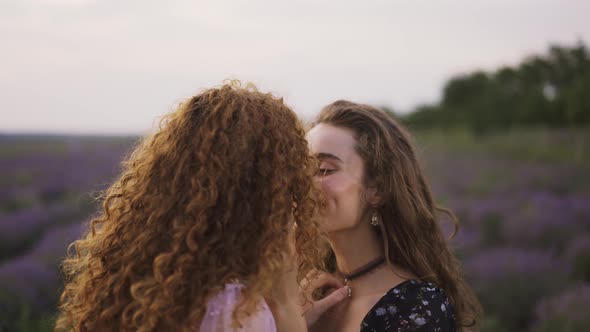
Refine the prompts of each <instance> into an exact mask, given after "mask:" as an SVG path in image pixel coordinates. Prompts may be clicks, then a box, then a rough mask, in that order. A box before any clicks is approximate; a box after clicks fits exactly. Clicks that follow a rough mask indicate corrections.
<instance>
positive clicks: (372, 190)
mask: <svg viewBox="0 0 590 332" xmlns="http://www.w3.org/2000/svg"><path fill="white" fill-rule="evenodd" d="M365 199H366V201H367V204H368V205H370V206H371V207H373V208H375V207H377V206H379V205H381V195H380V194H379V192H378V191H377V188H376V187H374V186H371V187H369V188H367V191H366V192H365Z"/></svg>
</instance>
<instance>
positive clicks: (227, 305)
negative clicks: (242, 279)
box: [200, 283, 276, 332]
mask: <svg viewBox="0 0 590 332" xmlns="http://www.w3.org/2000/svg"><path fill="white" fill-rule="evenodd" d="M243 288H244V286H243V285H241V284H237V283H236V284H226V285H225V288H224V289H223V290H222V291H221V292H218V293H217V294H215V295H213V297H211V298H210V299H209V301H208V302H207V309H206V311H205V315H204V316H203V319H202V321H201V326H200V330H201V331H244V332H246V331H269V332H276V325H275V321H274V317H273V315H272V312H271V311H270V308H269V307H268V305H267V304H266V301H264V298H262V297H261V299H260V303H259V305H258V310H257V311H256V312H255V313H253V314H252V315H250V316H248V317H247V318H245V319H243V320H241V322H240V323H241V324H242V328H234V327H233V313H234V310H235V309H236V306H237V304H238V303H239V302H240V301H241V299H242V289H243Z"/></svg>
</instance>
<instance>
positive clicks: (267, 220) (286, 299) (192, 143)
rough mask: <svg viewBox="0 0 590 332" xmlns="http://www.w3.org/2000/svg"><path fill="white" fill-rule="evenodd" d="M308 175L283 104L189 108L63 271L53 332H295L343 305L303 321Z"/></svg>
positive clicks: (193, 102)
mask: <svg viewBox="0 0 590 332" xmlns="http://www.w3.org/2000/svg"><path fill="white" fill-rule="evenodd" d="M316 167H317V164H316V162H315V160H314V159H313V158H312V157H310V155H309V151H308V144H307V142H306V140H305V131H304V129H303V128H302V126H301V124H300V122H299V121H298V119H297V117H296V116H295V114H294V113H293V112H292V111H291V109H290V108H289V107H287V106H286V105H285V104H283V102H282V99H277V98H275V97H273V96H272V95H270V94H263V93H260V92H258V91H256V90H255V89H253V88H240V87H239V84H238V83H235V82H232V83H230V84H226V85H223V86H221V87H219V88H214V89H209V90H206V91H204V92H202V93H201V94H199V95H196V96H194V97H192V98H190V99H189V100H188V101H186V102H185V103H183V104H182V105H181V106H180V107H179V108H178V109H177V110H176V111H175V112H173V113H171V114H169V115H167V116H166V117H165V118H164V119H163V121H162V123H161V125H160V129H159V131H158V132H156V133H155V134H153V135H152V136H150V137H148V138H147V139H144V140H143V141H142V142H141V143H140V144H139V146H138V147H137V148H136V149H135V151H134V152H133V153H132V154H131V155H130V157H128V158H127V160H126V161H125V162H124V170H123V172H122V174H121V176H120V177H119V178H118V179H117V180H116V181H115V183H114V184H113V185H112V186H111V187H110V188H109V189H108V190H107V191H106V193H105V196H104V202H103V208H102V212H101V214H100V215H99V216H98V217H96V218H95V219H93V220H92V221H91V226H90V228H91V229H90V231H89V232H88V234H87V235H85V237H84V238H83V239H80V240H78V241H76V242H75V243H74V245H73V247H74V248H75V254H74V255H70V256H69V257H68V258H67V259H66V260H65V261H64V262H63V269H64V273H65V277H66V285H65V289H64V291H63V293H62V296H61V300H60V314H59V316H58V319H57V323H56V330H58V331H61V330H68V331H130V330H133V331H198V330H201V331H234V330H240V331H276V330H277V329H278V330H280V331H286V330H293V331H301V330H306V321H305V318H307V319H308V322H307V323H308V324H309V323H311V322H312V321H313V320H314V317H318V313H319V312H321V311H322V310H325V309H326V308H327V307H328V306H329V305H331V304H333V303H335V302H337V301H339V300H341V299H343V298H345V297H346V295H345V294H346V290H345V289H341V290H340V291H339V292H337V294H336V295H335V296H333V297H332V298H326V299H324V300H322V301H323V302H316V303H315V304H316V305H315V306H314V311H310V312H308V313H307V316H306V317H305V318H304V317H302V313H301V307H300V302H299V299H300V296H299V294H300V293H299V289H298V285H299V284H300V283H301V282H302V281H305V277H304V276H306V275H307V274H308V272H309V271H310V270H311V269H312V267H315V266H316V265H317V263H318V260H319V257H320V255H319V250H318V248H317V247H316V246H314V242H313V241H309V239H311V238H316V237H317V236H318V228H317V224H316V222H315V221H314V218H313V216H314V214H315V211H316V206H317V202H318V200H317V196H316V193H315V191H314V183H313V174H314V172H315V170H316ZM295 252H296V253H297V256H296V258H297V259H294V258H293V257H294V253H295ZM308 284H310V283H308ZM311 284H313V283H311ZM311 284H310V287H317V284H316V285H315V286H314V285H311ZM308 303H311V302H308Z"/></svg>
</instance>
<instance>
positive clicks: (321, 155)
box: [315, 152, 343, 162]
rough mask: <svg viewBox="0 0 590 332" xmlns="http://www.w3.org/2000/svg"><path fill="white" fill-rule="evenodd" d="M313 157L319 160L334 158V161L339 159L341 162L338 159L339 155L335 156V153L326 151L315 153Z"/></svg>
mask: <svg viewBox="0 0 590 332" xmlns="http://www.w3.org/2000/svg"><path fill="white" fill-rule="evenodd" d="M315 157H316V158H318V159H319V160H324V159H332V160H336V161H339V162H343V161H342V159H340V158H339V157H337V156H335V155H333V154H331V153H327V152H320V153H317V154H316V155H315Z"/></svg>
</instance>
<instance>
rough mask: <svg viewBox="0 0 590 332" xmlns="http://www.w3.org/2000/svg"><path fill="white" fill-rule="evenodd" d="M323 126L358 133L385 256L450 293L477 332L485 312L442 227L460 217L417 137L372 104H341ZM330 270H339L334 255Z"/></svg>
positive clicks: (324, 116) (466, 324)
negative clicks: (433, 179) (445, 219)
mask: <svg viewBox="0 0 590 332" xmlns="http://www.w3.org/2000/svg"><path fill="white" fill-rule="evenodd" d="M320 123H326V124H330V125H333V126H336V127H341V128H347V129H350V130H352V131H353V132H354V134H355V138H356V142H357V145H356V147H355V150H356V152H357V153H358V154H359V155H360V156H361V158H362V159H363V162H364V165H365V179H364V181H365V183H372V184H374V185H375V187H376V189H377V192H378V195H379V198H380V205H379V206H378V207H377V212H378V213H379V214H380V215H381V217H382V220H383V222H381V223H380V229H379V230H378V232H379V233H380V235H381V238H382V239H383V245H384V248H385V256H386V259H387V261H388V262H389V263H390V264H396V265H398V266H401V267H402V268H404V269H407V270H409V271H411V272H412V273H414V274H415V275H417V276H418V277H419V278H421V279H423V280H426V281H429V282H432V283H434V284H435V285H437V286H439V287H441V288H442V289H444V290H445V292H446V293H447V295H448V297H449V301H450V302H451V303H452V304H453V305H454V308H455V315H456V319H457V325H458V326H459V327H463V328H464V329H466V328H471V329H477V324H476V322H478V320H479V318H480V317H481V315H482V308H481V305H480V303H479V301H478V300H477V298H476V296H475V294H474V292H473V291H472V290H471V288H470V287H469V286H468V285H467V283H466V282H465V281H464V279H463V275H462V271H461V266H460V263H459V261H458V260H457V259H456V257H455V256H454V254H453V252H452V250H451V249H450V248H449V246H448V244H447V240H446V239H445V237H444V235H443V232H442V230H441V227H440V225H439V213H445V214H447V215H448V216H450V217H451V219H452V220H453V222H454V224H455V232H457V230H458V221H457V219H456V217H455V216H454V214H453V213H452V212H451V211H450V210H448V209H445V208H442V207H439V206H437V205H436V203H435V201H434V199H433V195H432V192H431V190H430V187H429V185H428V183H427V181H426V178H425V176H424V174H423V172H422V170H421V167H420V163H419V162H418V159H417V158H416V154H415V152H414V148H413V144H412V140H411V136H410V135H409V133H408V132H407V131H406V130H405V129H404V127H403V126H402V125H400V124H399V123H398V122H397V121H396V120H395V119H394V118H393V117H392V116H390V115H388V114H387V113H385V112H383V111H381V110H379V109H377V108H374V107H372V106H368V105H362V104H356V103H352V102H349V101H344V100H339V101H336V102H334V103H332V104H330V105H328V106H326V107H324V108H323V109H322V111H321V112H320V114H319V115H318V117H317V118H316V120H315V122H314V123H312V127H313V126H315V125H318V124H320ZM324 263H325V266H327V267H335V258H334V253H333V251H328V254H327V256H326V259H325V261H324Z"/></svg>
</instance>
